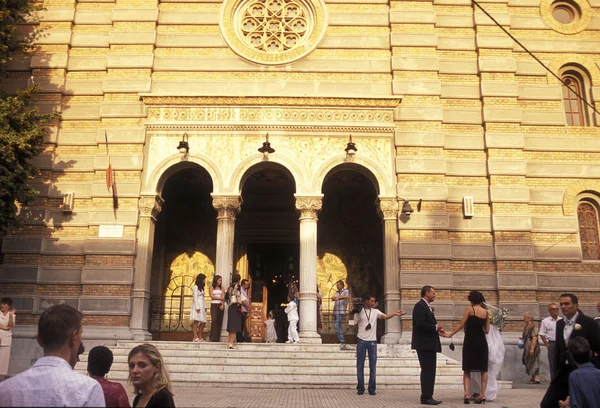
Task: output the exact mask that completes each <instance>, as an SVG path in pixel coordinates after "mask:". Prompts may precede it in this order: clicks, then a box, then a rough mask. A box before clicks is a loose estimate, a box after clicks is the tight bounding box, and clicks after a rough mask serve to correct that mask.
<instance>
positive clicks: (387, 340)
mask: <svg viewBox="0 0 600 408" xmlns="http://www.w3.org/2000/svg"><path fill="white" fill-rule="evenodd" d="M400 337H402V335H401V334H400V333H386V334H384V335H383V336H381V344H398V343H400Z"/></svg>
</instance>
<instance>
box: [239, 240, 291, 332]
mask: <svg viewBox="0 0 600 408" xmlns="http://www.w3.org/2000/svg"><path fill="white" fill-rule="evenodd" d="M298 260H299V254H298V245H297V244H289V243H271V244H268V243H260V244H249V245H248V269H249V273H250V277H251V278H252V292H251V293H252V294H251V296H252V302H257V303H263V304H264V310H265V313H266V314H268V313H269V312H271V311H272V312H273V317H274V319H275V329H276V330H277V338H278V339H279V340H278V341H279V342H284V341H285V340H286V338H287V329H286V327H287V316H286V314H285V312H284V311H283V309H284V305H285V304H287V303H288V299H287V297H288V294H289V293H290V292H291V288H292V286H293V285H296V288H298V286H299V269H298Z"/></svg>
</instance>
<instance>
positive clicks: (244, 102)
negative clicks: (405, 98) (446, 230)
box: [142, 94, 400, 109]
mask: <svg viewBox="0 0 600 408" xmlns="http://www.w3.org/2000/svg"><path fill="white" fill-rule="evenodd" d="M142 98H143V100H144V104H146V105H148V106H172V105H182V106H185V105H187V106H202V107H205V106H258V107H263V106H323V107H332V106H335V107H353V108H361V107H363V108H392V109H394V108H397V107H398V106H399V105H400V98H399V97H398V98H332V97H318V98H308V97H293V96H273V97H270V96H254V97H252V96H250V97H245V96H161V95H152V94H145V95H144V94H142Z"/></svg>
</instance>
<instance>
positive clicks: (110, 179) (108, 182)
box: [104, 129, 113, 191]
mask: <svg viewBox="0 0 600 408" xmlns="http://www.w3.org/2000/svg"><path fill="white" fill-rule="evenodd" d="M104 140H105V141H106V162H107V167H106V189H107V190H108V191H110V189H111V187H112V185H113V170H112V166H111V165H110V155H109V154H108V135H107V134H106V129H104Z"/></svg>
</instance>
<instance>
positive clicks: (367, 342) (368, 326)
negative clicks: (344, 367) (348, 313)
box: [354, 295, 406, 395]
mask: <svg viewBox="0 0 600 408" xmlns="http://www.w3.org/2000/svg"><path fill="white" fill-rule="evenodd" d="M374 306H375V296H370V295H369V296H366V297H365V305H364V307H363V309H362V310H361V311H360V312H358V313H357V314H355V315H354V323H355V324H356V325H358V338H357V340H356V377H357V380H358V385H357V386H356V392H357V394H358V395H363V394H364V393H365V358H366V353H367V351H368V352H369V388H368V390H369V395H375V394H376V392H375V388H376V382H375V371H376V366H377V319H384V320H387V319H390V318H392V317H394V316H402V315H403V314H405V313H406V312H403V311H402V310H396V311H395V312H394V313H390V314H383V313H382V312H381V311H380V310H377V309H374Z"/></svg>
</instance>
